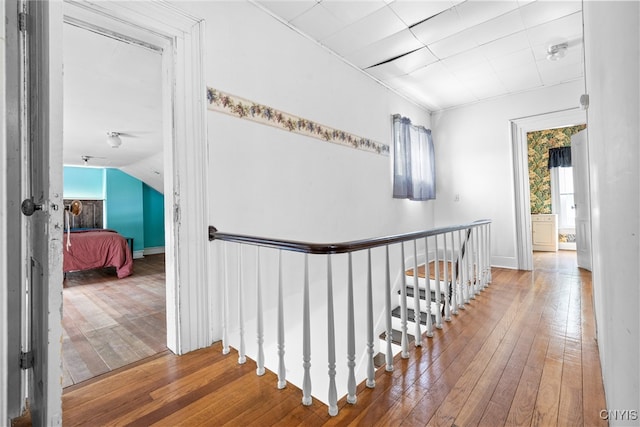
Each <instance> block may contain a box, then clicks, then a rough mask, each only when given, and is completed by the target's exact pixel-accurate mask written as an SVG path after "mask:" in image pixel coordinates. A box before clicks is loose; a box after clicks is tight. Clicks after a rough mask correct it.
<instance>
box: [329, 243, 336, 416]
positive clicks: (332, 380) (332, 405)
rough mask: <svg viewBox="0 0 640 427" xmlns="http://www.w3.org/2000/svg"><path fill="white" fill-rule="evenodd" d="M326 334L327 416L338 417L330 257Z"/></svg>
mask: <svg viewBox="0 0 640 427" xmlns="http://www.w3.org/2000/svg"><path fill="white" fill-rule="evenodd" d="M327 332H328V343H327V344H328V356H329V399H328V400H329V405H328V406H329V415H331V416H332V417H333V416H336V415H338V391H337V389H336V332H335V325H334V315H333V272H332V269H331V255H327Z"/></svg>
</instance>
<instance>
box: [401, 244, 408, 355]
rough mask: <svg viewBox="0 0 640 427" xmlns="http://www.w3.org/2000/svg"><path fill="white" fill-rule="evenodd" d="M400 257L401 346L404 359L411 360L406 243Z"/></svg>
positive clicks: (402, 245)
mask: <svg viewBox="0 0 640 427" xmlns="http://www.w3.org/2000/svg"><path fill="white" fill-rule="evenodd" d="M400 256H401V257H402V283H401V284H400V332H402V338H401V339H400V346H401V348H402V355H401V356H402V358H403V359H408V358H409V337H408V332H407V265H406V261H405V259H404V242H401V243H400Z"/></svg>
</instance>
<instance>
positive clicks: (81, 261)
mask: <svg viewBox="0 0 640 427" xmlns="http://www.w3.org/2000/svg"><path fill="white" fill-rule="evenodd" d="M62 248H63V249H62V251H63V253H64V257H63V258H64V272H65V273H66V272H68V271H78V270H90V269H92V268H103V267H115V268H116V272H117V274H118V278H119V279H122V278H123V277H127V276H129V275H131V273H133V257H132V255H131V250H130V249H129V245H127V241H126V240H125V238H124V237H122V236H121V235H120V234H118V233H117V232H116V231H113V230H106V229H105V230H80V231H71V246H69V247H68V248H67V233H64V241H63V244H62Z"/></svg>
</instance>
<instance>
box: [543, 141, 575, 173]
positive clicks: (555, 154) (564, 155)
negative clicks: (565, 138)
mask: <svg viewBox="0 0 640 427" xmlns="http://www.w3.org/2000/svg"><path fill="white" fill-rule="evenodd" d="M548 167H549V169H552V168H568V167H571V146H567V147H558V148H550V149H549V165H548Z"/></svg>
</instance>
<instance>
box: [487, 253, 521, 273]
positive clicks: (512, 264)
mask: <svg viewBox="0 0 640 427" xmlns="http://www.w3.org/2000/svg"><path fill="white" fill-rule="evenodd" d="M491 266H492V267H500V268H508V269H511V270H517V269H518V263H517V261H516V259H515V258H513V257H504V256H492V257H491Z"/></svg>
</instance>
